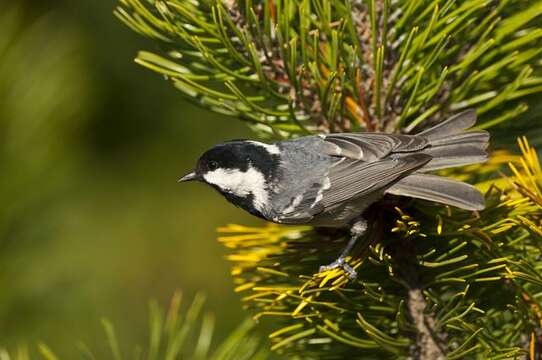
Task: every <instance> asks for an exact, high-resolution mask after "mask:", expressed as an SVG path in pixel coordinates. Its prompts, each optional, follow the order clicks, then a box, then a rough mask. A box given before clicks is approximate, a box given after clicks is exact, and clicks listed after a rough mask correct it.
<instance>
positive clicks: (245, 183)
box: [180, 140, 280, 213]
mask: <svg viewBox="0 0 542 360" xmlns="http://www.w3.org/2000/svg"><path fill="white" fill-rule="evenodd" d="M279 159H280V154H279V148H278V147H277V146H276V145H267V144H264V143H260V142H256V141H249V140H235V141H230V142H226V143H224V144H220V145H216V146H215V147H213V148H212V149H210V150H208V151H207V152H205V153H204V154H203V155H202V156H201V157H200V159H199V160H198V163H197V165H196V169H195V170H194V172H192V173H190V174H188V175H186V176H184V177H182V178H181V179H180V181H190V180H199V181H202V182H205V183H207V184H209V185H211V186H213V187H214V188H216V189H217V190H218V191H220V193H222V194H223V195H224V196H225V197H226V198H227V199H228V200H230V201H231V202H233V203H234V204H235V205H238V206H241V207H243V208H245V210H248V211H250V212H252V213H254V209H260V210H261V208H263V207H265V206H266V204H267V201H268V200H269V192H268V190H269V184H270V182H272V180H273V179H274V177H275V176H276V172H277V169H278V162H279ZM249 207H252V208H253V209H250V208H249Z"/></svg>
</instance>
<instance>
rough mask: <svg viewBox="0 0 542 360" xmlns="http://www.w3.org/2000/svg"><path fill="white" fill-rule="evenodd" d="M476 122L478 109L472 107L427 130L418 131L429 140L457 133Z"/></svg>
mask: <svg viewBox="0 0 542 360" xmlns="http://www.w3.org/2000/svg"><path fill="white" fill-rule="evenodd" d="M475 123H476V110H474V109H470V110H466V111H463V112H461V113H459V114H456V115H454V116H452V117H450V118H449V119H448V120H446V121H443V122H441V123H440V124H437V125H435V126H433V127H432V128H429V129H427V130H424V131H422V132H421V133H418V134H417V135H421V136H423V137H425V138H426V139H428V140H429V141H433V140H438V139H442V138H445V137H447V136H449V135H455V134H457V133H460V132H462V131H463V130H465V129H469V128H471V127H473V126H474V124H475Z"/></svg>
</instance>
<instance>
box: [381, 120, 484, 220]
mask: <svg viewBox="0 0 542 360" xmlns="http://www.w3.org/2000/svg"><path fill="white" fill-rule="evenodd" d="M475 123H476V111H474V110H467V111H464V112H462V113H460V114H457V115H455V116H453V117H451V118H450V119H448V120H446V121H444V122H442V123H440V124H438V125H436V126H434V127H432V128H430V129H427V130H425V131H423V132H421V133H419V134H417V135H419V136H423V137H425V138H426V139H427V140H429V144H430V146H429V147H427V148H426V149H424V150H423V151H422V153H425V154H428V155H431V156H432V157H433V159H432V160H431V161H429V162H428V163H427V164H426V165H425V166H423V167H422V168H421V169H419V170H418V171H417V172H416V173H414V174H412V175H409V176H407V177H405V178H403V179H401V180H400V181H399V182H397V183H396V184H394V185H393V186H392V187H391V188H389V189H388V190H387V191H386V192H387V193H390V194H394V195H401V196H410V197H414V198H419V199H424V200H430V201H435V202H439V203H443V204H447V205H452V206H456V207H458V208H461V209H466V210H481V209H483V208H484V206H485V205H484V198H483V196H482V194H480V192H479V191H478V190H476V188H474V187H473V186H471V185H469V184H466V183H463V182H460V181H456V180H452V179H448V178H444V177H440V176H434V175H426V174H423V173H424V172H428V171H433V170H438V169H445V168H450V167H455V166H462V165H468V164H476V163H481V162H484V161H486V160H487V152H486V149H487V146H488V143H489V133H488V132H487V131H483V130H479V131H465V130H466V129H468V128H470V127H472V126H473V125H474V124H475Z"/></svg>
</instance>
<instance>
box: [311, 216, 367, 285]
mask: <svg viewBox="0 0 542 360" xmlns="http://www.w3.org/2000/svg"><path fill="white" fill-rule="evenodd" d="M366 230H367V222H366V221H365V219H363V218H359V219H358V220H356V221H355V222H354V223H353V224H352V226H351V227H350V240H349V241H348V244H346V247H345V248H344V249H343V251H342V252H341V255H340V256H339V258H338V259H337V260H335V261H334V262H332V263H331V264H329V265H324V266H320V272H323V271H327V270H332V269H336V268H342V269H343V270H344V271H345V272H346V273H347V274H348V277H349V278H350V279H352V280H353V279H355V278H356V277H357V273H356V270H354V269H353V268H352V267H351V266H350V265H348V264H347V263H346V257H347V256H348V254H349V253H350V251H351V250H352V248H353V247H354V245H355V244H356V241H357V240H358V239H359V238H360V237H361V235H363V234H364V233H365V231H366Z"/></svg>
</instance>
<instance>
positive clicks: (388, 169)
mask: <svg viewBox="0 0 542 360" xmlns="http://www.w3.org/2000/svg"><path fill="white" fill-rule="evenodd" d="M430 160H431V156H429V155H425V154H409V155H402V156H397V157H389V158H386V159H384V160H379V161H375V162H366V161H362V160H353V159H347V158H343V159H341V160H339V161H337V163H336V164H335V165H334V166H332V167H330V171H329V173H328V174H327V176H326V179H325V181H324V185H322V184H315V185H314V186H312V187H310V188H309V189H307V190H306V191H305V192H304V193H303V198H302V200H301V201H300V202H299V204H298V205H297V206H296V207H295V208H294V209H292V211H291V212H289V213H288V214H280V215H279V216H278V217H276V218H274V220H275V221H277V222H280V223H285V224H296V223H306V222H308V221H310V220H311V219H312V218H314V216H316V215H318V214H319V213H321V212H324V211H327V210H329V209H332V208H334V207H336V206H338V205H340V204H342V203H343V202H344V201H345V200H349V199H354V198H359V197H362V196H364V195H368V194H370V193H372V192H373V191H376V190H379V189H382V188H385V187H386V186H388V185H390V184H392V183H394V182H395V181H397V180H398V179H400V178H401V177H402V176H405V175H408V174H411V173H412V172H414V171H416V170H417V169H419V168H420V167H422V166H423V165H425V164H426V163H427V162H429V161H430Z"/></svg>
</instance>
